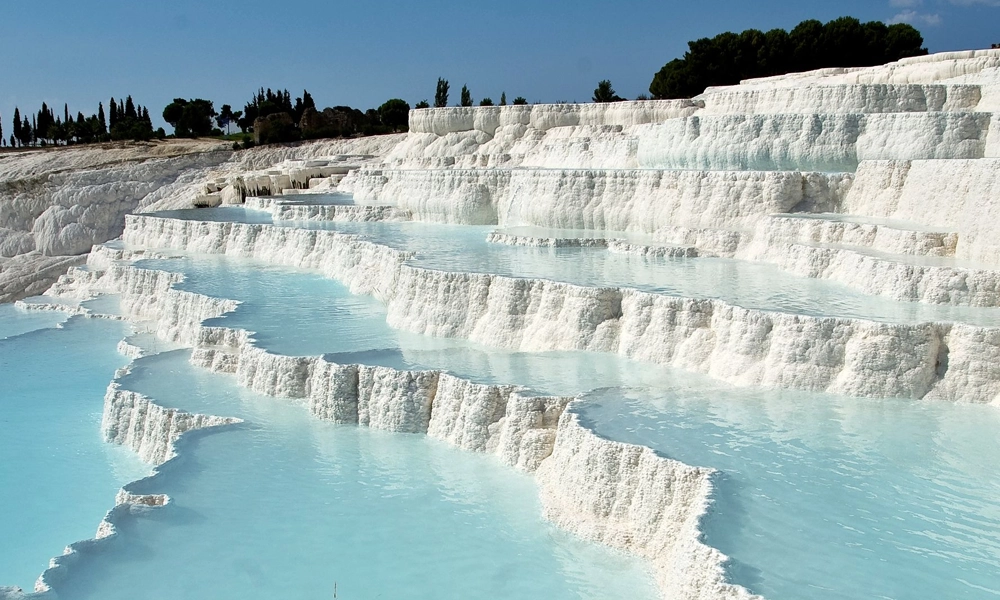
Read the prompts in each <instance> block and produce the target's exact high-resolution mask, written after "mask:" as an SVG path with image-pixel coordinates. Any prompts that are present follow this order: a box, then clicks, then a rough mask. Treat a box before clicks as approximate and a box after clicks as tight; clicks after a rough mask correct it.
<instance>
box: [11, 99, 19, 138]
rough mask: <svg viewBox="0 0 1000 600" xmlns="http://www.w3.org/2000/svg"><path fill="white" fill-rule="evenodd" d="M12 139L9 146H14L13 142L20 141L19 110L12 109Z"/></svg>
mask: <svg viewBox="0 0 1000 600" xmlns="http://www.w3.org/2000/svg"><path fill="white" fill-rule="evenodd" d="M11 135H13V136H14V137H13V138H11V142H10V145H11V146H14V141H15V140H16V141H18V142H20V141H21V109H19V108H18V107H16V106H15V107H14V132H13V133H12V134H11Z"/></svg>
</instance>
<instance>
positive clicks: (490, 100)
mask: <svg viewBox="0 0 1000 600" xmlns="http://www.w3.org/2000/svg"><path fill="white" fill-rule="evenodd" d="M479 106H493V98H483V99H482V100H480V101H479Z"/></svg>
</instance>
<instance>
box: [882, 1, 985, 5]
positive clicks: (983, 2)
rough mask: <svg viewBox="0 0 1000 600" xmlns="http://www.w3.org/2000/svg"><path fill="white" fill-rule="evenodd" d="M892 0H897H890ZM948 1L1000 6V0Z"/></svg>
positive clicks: (958, 3) (960, 3)
mask: <svg viewBox="0 0 1000 600" xmlns="http://www.w3.org/2000/svg"><path fill="white" fill-rule="evenodd" d="M890 1H891V2H895V1H896V0H890ZM904 1H905V0H904ZM948 1H949V2H951V3H952V4H957V5H958V6H1000V0H948ZM893 6H895V5H893Z"/></svg>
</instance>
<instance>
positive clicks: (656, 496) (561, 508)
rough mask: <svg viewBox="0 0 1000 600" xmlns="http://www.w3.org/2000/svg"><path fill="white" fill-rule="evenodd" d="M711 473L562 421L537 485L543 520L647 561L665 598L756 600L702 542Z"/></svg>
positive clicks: (570, 418) (566, 418)
mask: <svg viewBox="0 0 1000 600" xmlns="http://www.w3.org/2000/svg"><path fill="white" fill-rule="evenodd" d="M711 475H712V470H711V469H704V468H698V467H691V466H688V465H685V464H683V463H680V462H677V461H675V460H670V459H668V458H664V457H661V456H658V455H657V454H656V453H655V452H653V451H652V450H650V449H649V448H644V447H642V446H635V445H631V444H623V443H620V442H613V441H610V440H606V439H603V438H600V437H599V436H597V435H595V434H594V433H593V432H592V431H589V430H588V429H586V428H584V427H583V426H581V425H580V423H579V420H578V418H577V416H576V415H575V414H574V413H573V411H572V410H569V411H566V412H565V413H563V416H562V418H561V419H560V422H559V429H558V432H557V435H556V444H555V448H554V449H553V452H552V456H551V457H550V458H549V459H547V460H545V461H544V462H543V463H542V465H541V466H540V467H539V469H538V473H537V477H538V483H539V488H540V493H541V497H542V504H543V506H544V510H545V515H546V517H548V518H549V519H551V520H552V521H554V522H555V523H556V524H558V525H559V526H560V527H562V528H564V529H567V530H569V531H572V532H573V533H575V534H577V535H580V536H582V537H585V538H587V539H591V540H594V541H597V542H601V543H603V544H607V545H609V546H611V547H613V548H619V549H621V550H625V551H627V552H631V553H634V554H637V555H639V556H642V557H645V558H647V559H648V560H649V561H650V563H651V564H652V566H653V574H654V576H655V577H656V580H657V583H658V584H659V586H660V590H661V593H662V595H663V597H664V598H690V599H706V600H707V599H709V598H730V599H735V598H757V596H753V595H752V594H750V593H749V592H748V591H747V590H746V589H744V588H741V587H739V586H735V585H732V584H729V583H726V577H725V573H724V570H723V567H722V565H723V564H724V561H725V558H726V557H725V556H724V555H723V554H722V553H721V552H719V551H718V550H716V549H714V548H710V547H708V546H706V545H705V544H704V543H702V542H701V541H700V536H701V534H700V529H699V524H700V521H701V518H702V516H703V515H704V514H705V512H706V511H707V509H708V504H709V500H708V499H709V497H710V495H711V489H712V484H711Z"/></svg>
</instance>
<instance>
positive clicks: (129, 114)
mask: <svg viewBox="0 0 1000 600" xmlns="http://www.w3.org/2000/svg"><path fill="white" fill-rule="evenodd" d="M125 118H126V119H136V118H138V115H137V114H136V112H135V104H134V103H133V102H132V96H129V97H128V98H126V99H125Z"/></svg>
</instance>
